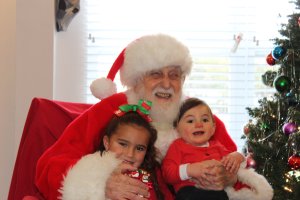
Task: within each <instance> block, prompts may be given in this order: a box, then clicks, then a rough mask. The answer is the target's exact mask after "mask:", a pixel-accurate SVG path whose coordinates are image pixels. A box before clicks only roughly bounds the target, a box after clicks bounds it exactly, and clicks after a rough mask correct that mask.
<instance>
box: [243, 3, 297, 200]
mask: <svg viewBox="0 0 300 200" xmlns="http://www.w3.org/2000/svg"><path fill="white" fill-rule="evenodd" d="M290 3H293V4H295V5H296V8H295V12H294V13H293V14H291V15H288V16H287V17H288V22H287V23H286V24H282V25H281V29H280V30H279V33H280V35H281V36H282V37H280V38H275V39H272V40H273V41H274V49H272V50H270V51H271V52H270V54H268V55H267V56H266V62H267V63H266V64H268V65H271V66H273V65H278V66H279V67H278V70H268V71H267V72H265V74H263V75H262V81H263V83H264V84H265V85H268V86H270V87H274V88H275V93H274V95H273V96H271V97H265V98H263V99H260V100H259V101H258V104H259V106H258V107H255V108H246V109H247V111H248V113H249V116H250V118H251V119H250V121H249V122H248V123H247V124H246V125H245V127H244V135H243V136H242V138H243V139H245V148H244V153H245V154H246V155H247V164H248V166H249V167H253V168H255V170H256V171H257V172H258V173H260V174H262V175H264V176H265V177H266V179H267V180H268V181H269V183H270V184H271V185H272V187H273V189H274V198H273V199H274V200H277V199H278V200H282V199H293V200H296V199H297V200H299V199H300V88H299V82H300V81H299V78H300V13H299V12H298V13H297V11H299V9H300V0H294V1H291V2H290Z"/></svg>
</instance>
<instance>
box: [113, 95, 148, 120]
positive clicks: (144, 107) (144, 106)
mask: <svg viewBox="0 0 300 200" xmlns="http://www.w3.org/2000/svg"><path fill="white" fill-rule="evenodd" d="M151 106H152V102H151V101H146V100H143V99H140V100H139V102H138V105H134V104H125V105H121V106H119V110H117V111H115V114H116V115H117V116H118V117H121V116H123V115H124V114H125V113H127V112H137V113H138V114H139V115H141V116H142V117H143V118H144V119H145V120H146V121H147V122H152V119H151V117H150V116H149V113H150V112H149V110H150V109H151Z"/></svg>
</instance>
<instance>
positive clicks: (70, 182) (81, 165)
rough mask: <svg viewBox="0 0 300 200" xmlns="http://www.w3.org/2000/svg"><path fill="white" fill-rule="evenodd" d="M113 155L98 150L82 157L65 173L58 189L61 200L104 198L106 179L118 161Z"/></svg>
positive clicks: (98, 199)
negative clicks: (101, 153)
mask: <svg viewBox="0 0 300 200" xmlns="http://www.w3.org/2000/svg"><path fill="white" fill-rule="evenodd" d="M120 162H121V161H120V160H117V159H116V158H115V155H114V154H113V153H110V152H105V153H104V154H103V155H102V156H100V152H99V151H98V152H96V153H94V154H89V155H86V156H84V157H82V158H81V159H80V160H79V161H78V162H77V163H76V164H75V165H74V166H73V167H72V168H71V169H70V170H69V171H68V173H67V175H66V177H65V178H64V180H63V183H62V188H61V189H60V193H61V195H62V196H61V199H63V200H83V199H89V200H104V199H105V185H106V180H107V179H108V177H109V176H110V174H111V173H112V172H113V170H114V169H115V168H116V166H117V165H118V164H119V163H120Z"/></svg>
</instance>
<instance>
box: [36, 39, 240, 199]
mask: <svg viewBox="0 0 300 200" xmlns="http://www.w3.org/2000/svg"><path fill="white" fill-rule="evenodd" d="M191 68H192V59H191V55H190V52H189V50H188V48H187V47H186V46H185V45H184V44H183V43H182V42H180V41H178V40H177V39H175V38H174V37H171V36H169V35H165V34H154V35H146V36H143V37H141V38H139V39H137V40H135V41H133V42H132V43H130V44H129V45H128V46H127V47H126V48H125V49H124V50H123V51H122V52H121V53H120V55H119V56H118V57H117V59H116V61H115V62H114V64H113V65H112V67H111V70H110V72H109V74H108V76H107V78H100V79H97V80H95V81H94V82H93V83H92V85H91V90H92V93H93V94H94V95H95V96H96V97H98V98H99V99H102V100H101V101H100V102H98V103H96V104H95V105H94V106H92V107H91V108H90V109H89V110H87V111H86V112H84V113H83V114H82V115H80V116H79V117H78V118H76V119H75V120H74V121H73V122H72V123H71V124H70V125H69V126H68V127H67V128H66V129H65V131H64V133H63V134H62V135H61V137H60V138H59V139H58V141H57V142H56V143H55V144H54V145H53V146H52V147H51V148H49V149H48V150H47V151H46V152H45V153H44V154H43V155H42V156H41V158H40V159H39V161H38V163H37V170H36V181H35V182H36V185H37V187H38V189H39V190H40V192H41V193H42V194H43V195H44V197H45V198H46V199H48V200H54V199H57V198H58V197H59V196H60V192H59V188H62V187H64V184H65V183H64V182H63V178H64V177H68V176H69V175H70V174H69V169H70V168H72V167H73V168H74V167H76V165H77V164H79V163H80V162H79V161H80V160H81V159H84V156H85V155H87V154H92V153H94V152H95V151H96V150H97V148H98V144H99V143H100V141H101V138H102V137H103V134H104V128H105V127H106V125H107V124H108V122H109V121H110V119H111V118H112V116H113V112H114V111H115V110H117V109H118V108H119V106H120V105H123V104H138V101H139V100H140V99H144V100H149V101H151V102H152V103H153V105H152V108H151V113H150V116H151V118H152V120H153V122H152V125H153V126H154V127H155V129H156V130H157V141H156V143H155V146H156V148H157V149H158V150H159V157H160V159H162V158H163V157H164V156H165V154H166V151H167V149H168V147H169V145H170V143H171V142H172V141H173V140H174V139H176V138H177V137H178V135H177V132H176V131H175V130H174V127H173V121H174V120H175V118H176V116H177V113H178V111H179V107H180V104H181V101H182V99H183V98H184V97H183V96H184V95H183V94H182V87H183V83H184V80H185V78H186V76H188V75H189V73H190V71H191ZM118 71H120V80H121V82H122V84H123V85H124V86H126V87H127V90H126V91H125V92H120V93H116V87H115V85H114V83H113V80H114V77H115V75H116V73H117V72H118ZM215 122H216V131H215V134H214V138H215V139H216V140H218V141H220V142H221V143H222V144H223V145H224V146H225V147H226V148H227V149H228V150H229V151H236V149H237V148H236V145H235V144H234V142H233V140H232V139H231V138H230V136H229V135H228V133H227V131H226V129H225V126H224V124H223V122H222V121H221V120H220V119H218V118H217V117H216V116H215ZM191 165H193V164H191ZM195 165H201V163H195ZM211 165H213V164H211ZM206 166H207V165H206ZM208 168H209V169H208V170H211V173H212V174H214V176H211V177H209V178H207V179H206V180H201V183H202V187H203V188H204V189H209V190H220V189H224V187H225V186H226V185H228V183H230V182H232V179H231V177H230V176H228V174H227V172H226V171H225V170H224V168H223V167H222V166H219V167H216V168H213V167H209V166H208ZM130 169H131V168H128V166H122V169H121V170H120V171H119V172H117V171H115V172H114V173H111V174H110V176H109V177H107V180H105V183H106V185H105V187H103V186H96V187H95V190H97V191H98V190H102V191H103V194H105V196H106V198H109V199H147V198H146V197H147V196H149V192H148V190H149V188H148V187H147V186H146V185H145V184H144V183H142V182H141V181H139V180H136V179H134V178H131V177H129V176H124V174H123V173H121V171H126V170H130ZM156 171H157V174H159V173H160V169H157V170H156ZM199 174H201V173H200V172H199ZM199 174H198V175H197V174H196V175H195V177H194V180H195V181H197V178H198V177H199V176H200V175H199ZM157 176H159V175H157ZM198 181H199V180H198ZM158 184H159V186H160V188H161V190H162V193H164V195H165V196H167V197H168V196H170V195H169V194H170V191H169V190H168V189H163V188H165V187H163V185H164V184H165V183H164V182H163V181H160V180H158Z"/></svg>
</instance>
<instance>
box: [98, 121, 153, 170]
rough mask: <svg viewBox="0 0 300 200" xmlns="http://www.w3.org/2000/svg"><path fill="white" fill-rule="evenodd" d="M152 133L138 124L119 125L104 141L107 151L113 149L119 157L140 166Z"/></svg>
mask: <svg viewBox="0 0 300 200" xmlns="http://www.w3.org/2000/svg"><path fill="white" fill-rule="evenodd" d="M149 140H150V133H149V132H148V130H147V129H145V128H144V127H141V126H137V125H132V124H130V125H125V124H124V125H119V127H118V129H117V130H116V132H115V133H113V134H112V136H111V137H110V138H108V137H107V136H104V138H103V142H104V146H105V149H106V150H107V151H112V152H114V153H115V154H116V156H117V158H119V159H121V160H123V162H125V163H129V164H131V165H133V166H135V167H137V168H138V167H139V166H140V165H141V164H142V163H143V161H144V158H145V155H146V152H147V147H148V143H149Z"/></svg>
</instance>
